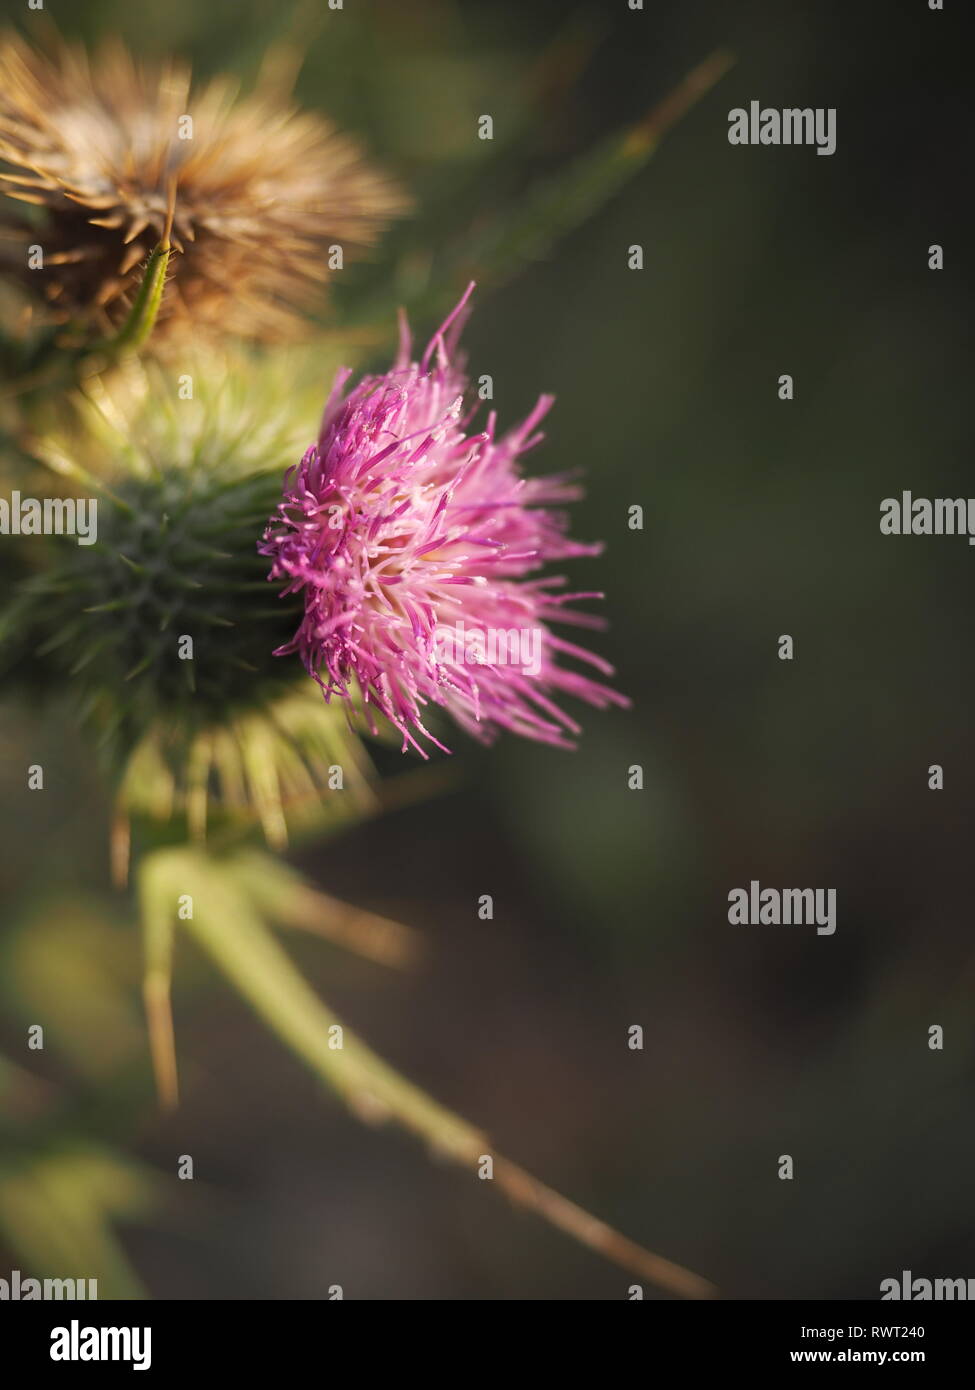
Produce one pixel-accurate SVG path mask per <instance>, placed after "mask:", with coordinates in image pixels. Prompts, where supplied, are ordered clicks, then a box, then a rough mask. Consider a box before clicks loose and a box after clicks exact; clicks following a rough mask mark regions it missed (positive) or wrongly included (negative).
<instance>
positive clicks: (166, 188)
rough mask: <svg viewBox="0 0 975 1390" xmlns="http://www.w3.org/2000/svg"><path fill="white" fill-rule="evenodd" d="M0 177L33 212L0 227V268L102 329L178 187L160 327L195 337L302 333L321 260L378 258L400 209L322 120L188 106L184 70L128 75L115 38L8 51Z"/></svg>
mask: <svg viewBox="0 0 975 1390" xmlns="http://www.w3.org/2000/svg"><path fill="white" fill-rule="evenodd" d="M0 164H3V165H5V166H6V172H4V173H3V174H0V177H2V178H3V179H4V180H5V188H6V191H7V192H8V193H9V195H10V196H11V197H13V198H18V199H21V200H22V201H24V202H27V203H31V204H34V205H36V207H37V208H38V214H37V215H36V218H35V219H33V220H28V219H25V218H23V217H17V216H15V215H13V214H12V213H11V215H6V216H3V215H0V266H2V267H3V268H4V269H5V270H6V271H7V272H8V273H16V274H17V275H18V276H19V277H20V278H21V279H22V280H23V281H24V282H25V283H26V285H27V288H28V289H29V290H32V291H33V292H34V294H35V295H36V296H37V298H38V300H39V301H40V302H42V303H43V304H44V305H45V306H46V309H45V316H46V317H51V318H53V319H54V320H55V321H57V322H66V323H77V324H80V325H82V326H83V327H84V328H86V329H93V330H94V331H95V332H105V331H110V330H111V329H112V328H115V327H117V326H118V325H119V323H120V322H121V321H122V320H123V319H124V317H125V314H126V312H127V309H128V306H129V304H130V302H131V299H132V295H133V293H134V291H135V289H136V287H137V285H138V283H139V277H140V270H141V267H142V266H143V264H144V262H145V260H146V257H147V256H148V254H149V252H150V251H151V250H152V248H153V247H154V246H155V245H156V243H157V242H158V241H159V239H160V236H161V234H162V232H163V229H164V226H165V222H166V213H167V205H168V204H169V202H170V199H171V198H172V195H173V189H174V188H175V217H174V223H173V233H172V242H173V246H174V247H175V249H176V250H177V251H178V252H180V253H181V254H180V255H179V256H177V258H176V260H175V263H174V271H173V275H172V279H171V282H170V283H169V285H168V286H167V289H166V294H165V296H164V300H163V305H162V310H161V313H160V320H159V323H160V327H161V329H162V330H164V331H167V330H168V331H169V332H170V333H173V332H178V331H179V330H180V329H181V328H187V329H191V330H192V332H193V334H194V336H198V335H200V334H207V333H208V332H219V333H221V334H223V333H231V334H239V335H241V336H243V337H248V338H254V339H261V340H266V341H277V340H281V339H285V338H289V337H292V336H294V335H295V333H296V331H298V330H299V329H300V325H301V313H302V311H303V310H306V309H309V308H314V307H315V305H316V304H317V303H319V302H320V301H321V297H322V294H323V290H324V282H325V281H326V279H327V278H328V275H329V268H328V262H329V248H330V247H331V246H333V245H334V246H339V247H341V248H342V251H343V254H344V255H348V254H351V253H354V252H355V251H356V250H357V249H361V248H363V247H365V246H368V245H370V244H371V243H372V242H374V241H375V240H376V238H377V236H378V235H379V233H380V231H381V230H382V228H383V226H384V225H385V223H386V222H387V221H388V220H389V219H390V218H391V217H392V216H394V215H396V214H397V213H401V212H403V211H404V210H405V208H406V200H405V199H404V197H403V195H402V194H401V193H400V191H399V190H398V189H397V188H396V186H395V185H394V184H393V183H391V182H390V181H389V180H388V179H387V178H385V177H384V176H383V175H382V174H380V173H379V172H377V171H376V170H375V169H374V168H372V166H371V165H370V164H369V163H367V162H366V160H365V159H364V158H363V155H362V152H361V150H360V147H359V145H358V143H357V142H356V141H355V140H354V139H351V138H350V137H349V136H347V135H344V134H341V133H339V132H338V131H336V130H335V129H334V127H333V126H332V125H331V124H330V123H329V122H328V121H327V120H325V119H324V118H323V117H321V116H319V115H316V114H311V113H307V112H299V111H297V110H295V109H294V107H292V106H290V105H287V104H283V103H282V101H281V99H280V98H279V97H276V96H272V95H271V94H270V93H263V92H261V91H260V90H258V91H257V92H255V93H253V94H251V95H245V96H241V95H239V93H238V90H237V87H236V84H235V83H234V82H232V81H230V80H228V79H223V78H220V79H215V80H213V81H211V82H209V83H208V84H207V85H206V86H204V87H203V88H201V89H200V90H199V91H197V92H196V93H195V94H191V89H190V73H189V69H188V67H187V66H186V65H185V64H183V63H181V62H177V61H169V62H166V63H164V64H161V65H155V66H146V65H142V64H137V63H136V62H135V61H134V60H133V58H132V57H131V55H130V54H129V52H128V51H127V50H126V49H125V47H124V46H123V45H122V44H121V43H120V42H118V41H114V42H110V43H107V44H106V45H105V46H103V47H102V48H101V49H100V50H99V51H98V52H97V53H96V54H94V55H92V56H91V57H89V55H88V54H87V53H86V52H85V50H84V49H82V48H79V47H74V46H71V45H68V44H66V43H61V42H60V41H58V42H57V43H56V44H55V45H54V47H53V51H52V53H51V54H50V55H48V54H44V53H41V52H40V51H38V50H37V49H34V48H32V47H30V46H29V45H28V44H26V43H25V42H24V41H23V40H22V39H20V38H19V37H18V36H16V35H13V34H7V35H5V36H4V37H3V38H2V39H0ZM31 246H39V247H40V248H41V250H42V252H43V267H42V268H34V269H32V268H30V252H29V248H30V247H31ZM33 259H34V261H35V262H36V261H37V259H38V257H37V255H36V252H35V253H34V256H33Z"/></svg>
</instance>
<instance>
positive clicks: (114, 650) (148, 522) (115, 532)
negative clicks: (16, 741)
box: [11, 361, 309, 757]
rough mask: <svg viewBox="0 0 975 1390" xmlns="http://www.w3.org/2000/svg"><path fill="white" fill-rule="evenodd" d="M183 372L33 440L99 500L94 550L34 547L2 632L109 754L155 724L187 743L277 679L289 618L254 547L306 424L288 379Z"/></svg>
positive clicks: (281, 678) (142, 381) (139, 373)
mask: <svg viewBox="0 0 975 1390" xmlns="http://www.w3.org/2000/svg"><path fill="white" fill-rule="evenodd" d="M194 365H195V367H196V370H195V371H190V372H188V373H184V374H181V375H180V376H179V377H174V376H173V374H171V373H170V372H167V371H166V370H164V369H161V368H159V369H157V368H150V369H146V368H142V367H138V366H134V367H132V368H131V370H130V371H129V372H128V374H126V373H121V374H119V375H118V377H117V378H116V379H115V380H114V381H113V382H112V383H110V384H109V385H108V386H105V385H102V384H96V385H94V386H93V388H92V391H91V393H90V394H89V395H88V396H87V397H86V398H85V399H83V400H80V401H79V402H78V403H77V415H76V419H74V420H72V423H71V425H70V426H69V427H61V428H60V429H58V430H56V431H54V432H52V433H50V434H49V435H47V436H45V437H43V438H41V439H38V440H36V441H35V444H36V446H37V452H38V456H39V457H41V458H42V459H43V460H44V461H45V462H46V463H47V464H48V466H49V467H50V468H51V469H52V470H53V471H54V472H55V473H57V474H60V475H61V478H62V480H63V479H64V478H67V479H70V482H71V489H72V490H73V491H75V492H77V493H79V494H86V495H87V496H88V497H89V498H91V497H95V498H97V503H98V510H97V541H96V542H95V543H94V544H86V545H79V544H77V543H76V542H75V540H74V539H73V538H71V537H67V536H59V537H51V538H40V537H38V538H37V542H38V544H39V545H42V546H43V547H44V551H45V562H46V563H45V566H44V569H43V571H42V573H40V574H38V575H36V576H35V577H34V578H33V579H32V580H30V581H29V582H28V584H27V585H26V586H25V588H24V589H23V590H22V591H21V594H20V596H19V597H17V598H15V599H14V612H15V618H16V621H15V623H12V624H11V626H13V627H15V628H16V629H18V630H19V631H18V633H17V636H16V640H17V641H18V642H19V644H20V646H21V648H23V647H24V645H25V644H26V646H27V647H28V649H29V651H30V652H31V655H32V660H33V662H34V664H35V667H36V669H38V670H43V671H45V672H49V673H51V674H52V675H53V677H54V679H56V680H59V682H60V684H62V686H64V687H65V688H67V689H70V690H71V692H72V694H73V695H75V696H77V705H76V708H77V710H78V712H79V714H81V715H82V716H86V717H90V716H94V718H95V720H96V722H97V724H98V725H99V727H100V729H101V731H102V733H103V734H104V735H105V737H106V738H107V739H109V740H110V741H111V742H112V743H113V744H117V745H118V752H119V753H120V754H121V756H122V757H124V756H125V755H127V753H128V752H129V751H130V750H131V748H132V747H133V746H134V745H135V743H136V742H137V741H138V740H139V739H140V738H141V737H142V736H143V735H144V734H145V733H146V732H147V731H148V730H149V729H150V728H151V726H152V725H153V723H154V721H156V720H160V719H161V720H165V721H166V722H167V723H172V722H173V720H174V719H175V720H176V721H177V722H178V723H179V724H180V725H182V726H185V728H186V730H187V735H188V736H189V737H191V736H192V733H193V731H194V730H199V729H200V728H203V727H206V726H207V725H211V724H216V723H220V722H222V721H226V720H227V719H230V718H233V717H234V716H235V715H236V714H239V713H240V712H241V711H246V710H248V709H254V708H259V707H262V706H264V705H266V704H267V703H268V701H270V700H271V699H273V698H274V697H276V696H277V695H279V694H280V693H281V692H282V690H283V689H284V688H286V686H287V685H288V684H290V679H291V673H290V672H288V671H287V670H286V669H285V667H284V663H279V662H276V661H275V660H274V658H273V656H272V653H273V651H274V649H275V648H276V647H278V646H280V645H282V644H283V643H284V642H285V641H287V640H288V638H289V637H290V634H291V632H292V631H293V628H294V622H295V616H294V612H293V611H292V607H291V604H290V603H289V602H282V601H281V600H280V599H279V598H278V597H277V595H276V593H275V591H274V590H273V588H271V586H269V585H268V583H267V577H266V576H267V562H266V561H265V560H262V559H261V558H260V557H259V556H258V554H257V551H256V540H257V538H258V537H259V535H260V533H261V529H262V527H263V525H264V523H265V522H266V519H267V516H268V515H269V513H270V512H271V511H272V510H273V508H274V506H275V504H276V502H277V500H278V498H279V496H280V488H281V477H282V474H283V472H284V470H285V469H286V468H288V467H290V466H291V465H292V464H293V463H294V462H295V461H296V459H297V458H299V457H300V454H301V450H302V448H303V444H304V439H305V435H306V433H307V431H308V428H309V424H308V418H307V417H305V416H304V415H303V412H302V410H301V409H300V397H299V400H298V402H296V396H298V394H299V392H300V385H297V384H296V381H297V380H298V379H300V372H299V373H297V374H296V375H293V376H292V378H291V381H290V383H289V385H288V386H285V385H284V383H283V382H282V380H281V379H280V377H281V371H280V370H275V371H272V372H268V371H266V370H265V369H264V368H263V366H262V365H261V364H257V363H255V364H251V365H250V366H249V367H245V366H242V364H241V363H240V362H239V361H237V362H235V363H234V364H233V367H232V370H228V369H227V367H226V366H221V365H220V364H218V363H214V362H208V363H206V364H194ZM187 380H190V381H192V383H193V394H192V395H191V396H190V397H189V398H188V399H183V398H182V396H181V395H180V391H181V390H182V389H183V386H184V384H185V382H186V381H187ZM289 386H290V389H289ZM57 485H58V486H60V483H59V484H57Z"/></svg>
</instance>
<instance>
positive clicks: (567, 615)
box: [259, 286, 627, 752]
mask: <svg viewBox="0 0 975 1390" xmlns="http://www.w3.org/2000/svg"><path fill="white" fill-rule="evenodd" d="M472 288H473V286H471V287H469V288H468V290H467V293H466V294H465V295H464V297H463V298H462V299H461V301H460V304H459V305H458V306H457V308H456V309H455V310H454V312H453V313H452V314H451V315H450V317H449V318H448V319H447V321H446V323H445V324H444V325H443V327H442V328H441V329H440V331H439V332H438V333H437V334H436V335H435V336H434V338H433V340H432V341H431V343H430V345H429V346H428V348H427V349H426V352H425V353H424V354H423V357H422V358H421V360H420V361H419V362H415V361H411V360H410V347H409V341H408V336H407V334H406V332H405V327H404V333H403V339H402V343H401V348H400V352H399V356H398V359H397V361H396V362H395V364H394V366H393V367H392V369H391V370H390V371H389V372H387V373H385V374H384V375H382V376H367V377H365V378H364V379H363V380H362V381H361V382H360V383H359V384H358V385H357V386H355V387H354V388H353V389H352V390H351V391H349V392H348V393H347V394H346V393H345V385H346V382H347V380H348V376H349V373H348V372H347V371H343V372H340V373H339V374H338V376H337V378H336V382H335V386H334V387H333V390H332V394H331V397H330V398H329V401H328V404H327V406H326V409H325V413H324V417H323V420H322V426H321V431H320V435H319V438H318V440H317V441H316V443H314V444H313V445H312V446H311V448H309V449H308V451H307V452H306V453H305V455H304V457H303V458H302V460H301V463H300V464H299V465H297V466H296V467H294V468H292V469H291V470H289V472H288V473H287V474H286V477H285V495H284V499H283V501H282V502H281V503H280V504H279V506H278V508H277V511H276V513H275V515H274V516H273V517H272V519H271V521H270V522H269V524H268V526H267V529H266V531H265V534H264V539H263V541H262V543H261V545H260V546H259V549H260V551H261V553H262V554H263V555H266V556H268V557H270V558H271V560H272V562H273V563H272V567H271V575H270V577H271V579H272V580H276V581H282V580H283V581H284V589H283V592H284V594H294V593H297V592H302V593H303V595H304V616H303V618H302V620H301V623H300V624H299V626H298V629H297V632H296V633H295V635H294V637H293V639H292V640H291V641H290V642H288V643H286V644H285V645H284V646H283V647H281V648H279V649H278V650H279V654H284V653H289V652H297V653H298V654H299V656H300V657H301V659H302V661H303V662H304V665H305V667H306V669H307V670H308V672H309V673H310V674H311V675H313V676H314V677H315V679H316V680H317V681H318V682H319V683H320V685H321V687H322V689H323V691H324V694H325V696H326V699H331V698H332V697H333V696H338V697H340V698H342V699H348V698H350V697H351V696H358V695H361V697H362V700H363V701H364V703H365V705H366V707H367V708H368V707H369V706H372V707H374V708H376V709H378V710H379V711H381V712H382V714H383V715H385V716H386V718H387V719H388V720H389V721H390V722H391V723H392V724H393V725H394V726H395V728H397V729H398V730H399V731H400V733H401V734H402V737H403V746H404V748H405V747H406V746H407V745H408V744H409V745H412V746H413V747H415V748H416V749H417V750H418V751H420V752H422V751H423V750H422V748H421V745H420V743H419V740H418V735H422V736H424V737H426V738H428V739H430V740H431V741H432V742H434V743H438V741H437V739H435V738H434V737H433V735H432V734H431V733H430V732H429V730H428V729H426V728H425V727H424V723H423V709H424V707H425V706H426V705H428V704H433V705H440V706H442V707H444V708H445V709H446V710H447V711H448V712H449V713H450V714H451V715H452V717H453V718H454V719H455V720H456V721H457V722H458V723H459V724H460V725H461V726H462V727H463V728H465V729H466V730H468V731H469V732H471V733H472V734H474V735H475V736H479V737H481V738H483V739H489V738H490V737H491V736H492V735H494V734H495V733H497V732H498V730H500V729H508V730H511V731H513V732H515V733H519V734H524V735H526V736H528V737H530V738H534V739H538V740H540V741H542V742H545V743H551V744H556V745H559V746H563V747H571V746H572V743H571V737H570V736H571V735H573V734H576V733H578V732H579V726H578V725H577V724H576V723H575V722H574V721H573V720H572V719H571V718H570V717H569V716H568V715H567V714H566V713H565V712H564V711H563V710H562V709H561V708H560V706H559V705H558V704H557V703H556V700H555V699H553V696H558V695H572V696H575V697H577V698H579V699H582V700H585V701H587V702H588V703H589V704H591V705H595V706H598V707H605V706H607V705H610V704H626V703H627V701H626V700H625V699H624V698H623V697H622V696H620V695H618V694H617V693H616V692H615V691H613V690H611V689H610V688H608V687H607V686H606V685H604V684H602V683H600V682H598V681H596V680H593V679H592V678H590V677H589V676H588V675H585V674H583V673H581V672H579V671H576V670H573V669H570V668H567V667H565V666H563V665H561V664H560V660H561V658H562V657H571V658H574V659H576V660H578V661H581V662H582V663H583V664H584V665H588V666H590V667H594V668H595V669H596V670H597V671H599V672H600V673H602V674H604V675H611V674H612V668H611V667H610V666H609V665H608V664H607V663H606V662H605V661H603V660H601V659H600V658H599V657H597V656H594V655H593V654H592V653H590V652H588V651H586V650H584V649H582V648H580V647H578V646H576V645H575V644H573V643H571V642H568V641H566V640H565V639H564V638H562V637H560V636H557V635H556V634H555V633H554V632H553V631H552V629H551V627H550V624H551V623H553V622H557V623H575V624H576V625H581V626H588V627H595V626H600V625H601V624H600V623H599V621H598V620H597V619H594V618H592V617H591V616H589V615H588V614H584V613H579V612H575V611H574V610H572V609H570V608H569V607H568V605H569V604H570V603H572V602H574V601H576V600H579V599H585V598H598V597H601V595H599V594H592V593H584V594H583V593H575V594H570V593H565V592H562V591H561V589H562V585H563V583H564V582H565V581H564V580H563V579H561V578H558V577H555V578H538V577H532V576H534V575H535V572H536V571H537V570H539V569H540V568H541V567H542V566H543V565H544V564H546V563H547V562H549V561H552V560H568V559H573V558H576V557H578V556H588V555H595V554H597V553H598V551H599V549H600V547H599V546H598V545H587V544H583V543H581V542H578V541H573V540H571V539H569V537H568V536H567V534H566V520H565V517H564V516H563V515H562V514H561V513H560V512H558V511H553V510H551V507H552V505H553V504H558V503H562V502H566V501H570V500H572V499H574V498H575V497H577V496H578V495H579V492H578V489H577V488H576V487H575V486H573V485H572V484H571V483H570V482H569V480H568V479H567V477H566V476H565V475H554V476H549V477H541V478H525V477H524V476H523V475H522V472H521V466H520V459H521V456H522V455H523V454H524V453H525V452H526V451H527V450H529V449H531V448H532V447H533V446H534V445H535V444H537V443H538V442H539V440H540V439H541V438H542V435H541V434H540V433H539V432H538V430H537V429H536V426H537V425H538V423H539V421H540V420H541V418H542V417H543V416H544V415H545V413H546V411H547V410H548V409H549V407H550V405H551V404H552V400H551V398H550V397H547V396H542V397H540V398H539V401H538V403H537V405H536V406H535V407H534V409H533V410H532V411H531V412H530V413H529V415H528V416H527V418H526V419H525V420H523V421H522V423H521V424H520V425H517V426H516V427H515V428H514V429H512V430H511V431H509V432H508V433H507V434H503V435H500V436H499V435H498V434H497V432H496V421H495V416H494V412H491V414H490V415H488V417H487V419H486V421H485V423H484V428H483V429H482V430H481V431H480V432H478V433H474V432H472V420H473V416H474V414H475V411H473V410H472V411H468V412H465V409H464V405H463V396H464V392H465V389H466V387H467V381H466V378H465V376H464V374H463V371H462V369H461V367H460V365H458V363H457V361H456V358H455V356H454V352H455V348H456V340H457V337H458V334H459V327H460V324H461V320H462V316H463V313H464V309H465V305H466V302H467V299H468V296H469V295H470V292H471V289H472ZM438 746H439V747H443V745H442V744H439V743H438Z"/></svg>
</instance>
